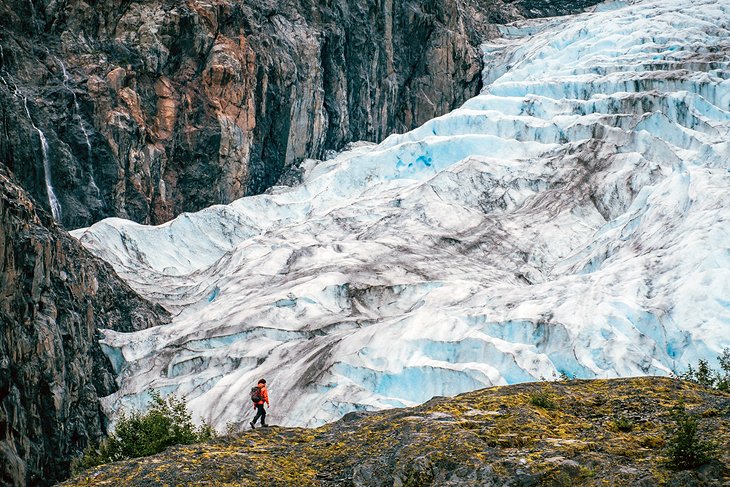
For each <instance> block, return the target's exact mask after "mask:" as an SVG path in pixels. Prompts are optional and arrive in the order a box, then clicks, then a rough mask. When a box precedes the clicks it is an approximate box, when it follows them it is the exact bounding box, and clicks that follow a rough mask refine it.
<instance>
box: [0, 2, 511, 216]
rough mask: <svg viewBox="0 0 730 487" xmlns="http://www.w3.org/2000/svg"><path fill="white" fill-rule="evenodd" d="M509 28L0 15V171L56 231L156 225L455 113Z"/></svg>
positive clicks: (345, 7)
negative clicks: (482, 48) (360, 143)
mask: <svg viewBox="0 0 730 487" xmlns="http://www.w3.org/2000/svg"><path fill="white" fill-rule="evenodd" d="M513 14H514V8H512V7H509V8H508V7H505V6H504V5H502V4H501V3H498V2H495V1H493V0H428V1H422V0H418V1H416V0H368V1H364V2H363V1H361V0H335V1H332V2H327V3H325V4H322V3H321V2H311V1H310V0H264V1H257V2H232V1H228V0H214V1H210V2H202V1H198V0H188V1H186V2H177V1H171V0H168V1H163V2H158V1H151V0H146V1H140V2H129V1H122V0H102V1H96V2H86V1H81V0H68V1H65V2H55V1H47V0H45V1H36V2H27V1H25V0H10V1H6V2H3V4H2V5H1V6H0V19H2V20H0V46H2V54H1V55H0V74H2V76H3V79H2V80H0V102H1V103H2V114H0V115H1V116H0V128H1V129H2V130H1V131H0V134H1V135H0V139H1V140H0V160H5V161H7V163H8V164H9V165H10V166H11V168H12V169H13V171H14V172H15V173H16V174H17V176H18V178H19V179H20V180H21V183H22V184H23V185H24V186H25V187H27V188H28V189H29V190H30V191H31V193H32V194H33V196H35V197H36V198H37V199H38V201H42V202H43V203H44V205H45V204H46V202H48V201H49V199H52V196H51V197H50V198H49V193H50V192H51V191H53V193H54V194H55V195H56V197H57V199H58V201H59V208H60V211H58V212H57V213H59V214H60V219H61V221H62V222H63V224H64V225H65V226H67V227H78V226H84V225H88V224H90V223H92V222H94V221H96V220H99V219H100V218H102V217H105V216H111V215H116V216H122V217H126V218H130V219H133V220H135V221H139V222H146V223H160V222H164V221H167V220H169V219H170V218H171V217H173V216H175V215H177V214H179V213H180V212H183V211H192V210H198V209H200V208H203V207H206V206H209V205H211V204H215V203H227V202H230V201H231V200H233V199H236V198H239V197H241V196H243V195H247V194H256V193H260V192H262V191H264V190H265V189H267V188H268V187H270V186H272V185H274V184H275V183H276V182H277V180H279V178H280V177H281V176H282V175H283V174H284V173H285V172H286V171H287V170H288V169H290V168H292V167H294V166H295V165H296V164H297V163H298V162H299V161H301V160H302V159H303V158H307V157H317V158H320V157H323V156H324V155H325V153H326V151H327V150H330V149H339V148H341V147H342V146H343V145H345V144H346V143H348V142H350V141H353V140H372V141H379V140H381V139H383V138H384V137H385V136H387V135H389V134H390V133H392V132H394V131H404V130H407V129H410V128H413V127H415V126H417V125H420V124H422V123H423V122H425V121H426V120H428V119H430V118H433V117H434V116H437V115H441V114H443V113H446V112H447V111H449V110H451V109H453V108H454V107H456V106H458V105H460V104H461V103H462V102H464V101H465V100H466V99H468V98H469V97H471V96H473V95H475V94H476V93H477V92H478V90H479V88H480V68H481V59H480V53H479V50H478V48H477V46H478V44H479V42H480V41H481V40H483V39H484V38H487V37H488V36H489V35H490V34H491V32H492V31H491V29H492V27H491V24H490V23H491V22H494V21H499V20H504V19H505V18H507V17H509V16H510V15H513ZM26 107H27V110H26ZM41 132H42V136H43V137H45V139H46V140H47V143H48V148H47V149H48V150H47V151H46V152H47V153H44V149H43V147H42V141H41ZM44 157H45V158H46V159H47V161H46V164H45V167H44V165H43V164H42V162H43V159H44ZM290 176H291V174H290V175H288V176H287V178H288V179H291V178H290ZM293 176H294V177H296V173H294V174H293ZM49 182H50V184H48V183H49ZM49 185H50V187H51V188H52V190H51V189H49ZM48 207H50V205H49V206H48Z"/></svg>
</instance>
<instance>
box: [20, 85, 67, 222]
mask: <svg viewBox="0 0 730 487" xmlns="http://www.w3.org/2000/svg"><path fill="white" fill-rule="evenodd" d="M23 106H24V107H25V113H26V114H27V115H28V119H29V120H30V124H31V125H32V126H33V128H34V129H35V130H36V132H38V137H39V138H40V139H41V152H42V153H43V173H44V175H43V176H44V179H45V181H46V190H47V192H48V202H49V203H50V205H51V214H52V215H53V218H54V220H56V221H61V204H60V203H59V202H58V198H57V197H56V193H55V191H54V190H53V184H51V165H50V162H49V161H48V141H47V140H46V136H45V135H43V131H42V130H41V129H39V128H38V127H36V125H35V123H33V117H31V116H30V110H29V109H28V98H26V97H23Z"/></svg>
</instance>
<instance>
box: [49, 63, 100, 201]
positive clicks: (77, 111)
mask: <svg viewBox="0 0 730 487" xmlns="http://www.w3.org/2000/svg"><path fill="white" fill-rule="evenodd" d="M53 58H54V59H55V60H56V62H58V64H60V65H61V70H62V72H63V87H64V88H66V90H67V91H68V92H69V93H71V96H72V97H73V100H74V110H75V111H74V116H75V117H76V118H77V119H78V121H79V127H80V128H81V133H82V134H84V140H85V141H86V156H87V160H88V162H89V186H91V189H92V190H93V191H94V193H95V196H97V197H98V196H99V194H100V191H99V187H98V186H97V185H96V180H95V179H94V163H93V160H92V154H93V152H92V150H91V141H90V140H89V132H87V131H86V125H85V124H84V118H83V117H82V116H81V109H80V108H79V101H78V99H77V98H76V92H75V91H74V90H72V89H71V87H70V86H69V85H68V81H69V80H70V79H71V77H70V76H69V75H68V71H66V65H65V64H63V61H62V60H60V59H59V58H57V57H56V56H53Z"/></svg>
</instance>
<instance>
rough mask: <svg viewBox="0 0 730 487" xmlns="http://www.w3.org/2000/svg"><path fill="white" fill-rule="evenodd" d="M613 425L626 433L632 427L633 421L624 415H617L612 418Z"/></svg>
mask: <svg viewBox="0 0 730 487" xmlns="http://www.w3.org/2000/svg"><path fill="white" fill-rule="evenodd" d="M613 426H614V428H616V429H617V430H618V431H622V432H624V433H628V432H630V431H632V430H633V429H634V422H633V421H631V420H630V419H629V418H627V417H626V416H619V417H618V418H616V419H614V420H613Z"/></svg>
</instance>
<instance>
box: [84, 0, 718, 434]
mask: <svg viewBox="0 0 730 487" xmlns="http://www.w3.org/2000/svg"><path fill="white" fill-rule="evenodd" d="M728 29H730V3H729V2H725V1H710V0H700V1H694V2H687V1H686V0H661V1H643V2H642V1H637V2H613V3H611V4H604V5H602V6H600V7H599V8H597V9H596V10H595V11H594V12H590V13H586V14H581V15H577V16H573V17H568V18H559V19H547V20H541V21H535V22H529V23H520V24H514V25H510V26H507V27H505V28H504V35H503V37H501V38H499V39H497V40H493V41H491V42H490V43H489V44H485V46H484V48H483V49H484V55H485V61H486V64H487V69H485V72H484V79H485V89H484V91H483V92H482V94H480V95H479V96H477V97H475V98H473V99H472V100H469V101H468V102H467V103H466V104H465V105H464V106H463V107H462V108H460V109H458V110H455V111H453V112H452V113H449V114H448V115H445V116H443V117H439V118H437V119H434V120H432V121H430V122H428V123H426V124H425V125H423V126H422V127H420V128H418V129H416V130H414V131H412V132H409V133H407V134H403V135H394V136H391V137H389V138H388V139H387V140H386V141H384V142H383V143H382V144H380V145H377V146H374V145H371V144H360V145H359V146H357V147H355V148H354V149H352V150H350V151H347V152H344V153H341V154H340V155H338V156H337V157H335V158H334V159H331V160H328V161H307V163H306V164H305V168H306V174H305V181H304V183H303V184H302V185H300V186H298V187H295V188H274V189H273V190H272V191H270V192H269V194H266V195H261V196H255V197H250V198H244V199H241V200H238V201H236V202H234V203H232V204H230V205H227V206H215V207H211V208H209V209H206V210H203V211H200V212H198V213H194V214H185V215H182V216H180V217H178V218H176V219H175V220H173V221H172V222H170V223H167V224H165V225H161V226H158V227H147V226H141V225H138V224H135V223H131V222H128V221H124V220H120V219H110V220H105V221H103V222H100V223H97V224H95V225H94V226H92V227H91V228H89V229H83V230H79V231H76V232H75V233H74V234H75V235H76V236H77V237H78V238H80V239H81V241H82V242H83V243H84V244H85V245H86V246H87V247H88V248H89V249H91V250H92V251H93V252H94V253H96V254H97V255H99V256H101V257H102V258H104V259H106V260H108V261H109V262H111V263H112V265H114V267H115V268H116V269H117V271H118V272H119V273H120V275H121V276H123V277H124V278H125V279H126V280H127V281H128V282H129V283H130V284H131V285H132V286H133V287H134V288H135V289H136V290H138V291H139V292H140V293H141V294H143V295H144V296H146V297H148V298H150V299H152V300H153V301H156V302H159V303H161V304H162V305H163V306H165V307H167V308H168V309H169V310H171V311H172V312H173V313H174V314H175V318H174V320H173V322H172V323H171V324H170V325H166V326H164V327H156V328H152V329H148V330H144V331H141V332H137V333H129V334H127V333H116V332H112V331H104V339H103V343H104V347H105V350H106V351H107V353H108V354H109V356H110V357H111V358H112V360H113V362H114V364H115V367H116V368H117V369H118V370H119V371H120V385H121V388H120V390H119V392H118V393H115V394H114V395H112V396H109V397H108V398H106V400H105V401H106V406H107V408H108V410H109V411H110V412H111V413H113V412H114V411H118V409H119V408H120V407H142V406H143V405H144V404H145V403H146V401H147V400H148V398H149V396H148V391H149V390H150V389H158V390H161V391H163V392H165V393H167V392H173V391H174V392H177V393H178V394H181V395H185V396H186V397H187V398H188V400H189V401H190V406H191V408H192V410H193V411H194V413H195V414H196V416H197V417H199V418H205V419H208V420H211V421H212V422H213V423H214V424H215V425H217V426H218V427H222V426H223V425H224V424H225V423H226V422H229V421H232V422H243V421H244V420H245V418H247V417H250V415H251V410H250V409H249V407H250V406H249V403H248V400H247V391H248V389H249V387H250V386H251V385H252V384H254V383H255V382H256V380H257V379H259V378H260V377H266V378H267V380H268V382H269V384H270V395H271V398H272V409H271V411H270V414H271V421H272V422H274V423H277V424H284V425H318V424H322V423H324V422H327V421H331V420H334V419H336V418H338V417H339V416H341V415H342V414H344V413H346V412H349V411H353V410H360V409H379V408H386V407H393V406H404V405H411V404H415V403H419V402H422V401H425V400H427V399H429V398H430V397H432V396H434V395H450V394H456V393H459V392H463V391H467V390H472V389H476V388H479V387H484V386H489V385H494V384H506V383H514V382H521V381H530V380H536V379H540V378H552V377H554V376H556V375H558V374H560V373H561V372H564V373H567V374H569V375H571V376H577V377H581V378H592V377H614V376H633V375H644V374H660V375H663V374H669V373H671V372H672V371H673V370H681V369H682V368H683V367H684V366H686V364H687V363H690V362H696V361H697V360H698V359H700V358H705V359H709V360H710V361H711V363H714V358H715V357H716V355H717V354H718V353H719V352H720V351H721V350H722V349H723V348H724V347H729V346H730V224H729V223H728V219H729V218H730V206H728V205H727V194H728V191H729V190H730V162H729V161H730V143H729V142H728V140H730V81H728V78H730V70H729V69H728V63H729V62H730V30H728Z"/></svg>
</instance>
